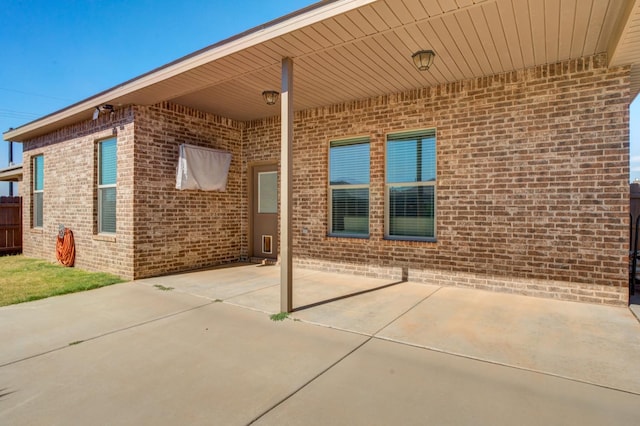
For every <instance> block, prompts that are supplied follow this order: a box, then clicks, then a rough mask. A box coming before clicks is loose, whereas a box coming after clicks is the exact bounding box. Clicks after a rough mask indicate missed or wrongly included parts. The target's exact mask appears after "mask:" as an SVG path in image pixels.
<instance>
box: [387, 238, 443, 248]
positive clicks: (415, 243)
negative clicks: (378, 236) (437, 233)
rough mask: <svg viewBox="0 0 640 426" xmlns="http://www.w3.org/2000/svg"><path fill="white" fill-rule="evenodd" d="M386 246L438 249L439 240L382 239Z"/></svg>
mask: <svg viewBox="0 0 640 426" xmlns="http://www.w3.org/2000/svg"><path fill="white" fill-rule="evenodd" d="M382 241H383V243H384V244H389V245H398V246H407V247H425V248H437V247H438V241H437V240H421V239H415V238H413V239H410V238H389V237H385V238H383V239H382Z"/></svg>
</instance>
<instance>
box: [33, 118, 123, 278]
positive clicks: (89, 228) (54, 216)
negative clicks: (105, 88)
mask: <svg viewBox="0 0 640 426" xmlns="http://www.w3.org/2000/svg"><path fill="white" fill-rule="evenodd" d="M112 136H117V141H118V142H117V144H118V145H117V152H118V154H117V155H118V175H117V205H116V209H117V210H116V214H117V217H118V221H117V234H116V236H115V237H104V236H100V235H97V232H96V231H97V186H96V185H97V150H96V149H97V148H96V143H97V141H99V140H101V139H105V138H108V137H112ZM23 151H24V152H23V167H24V169H23V170H24V174H23V185H22V190H21V192H22V195H23V206H24V209H23V212H24V213H23V223H24V240H23V253H24V255H25V256H28V257H38V258H42V259H47V260H51V261H55V260H56V251H55V247H56V236H57V234H58V226H59V225H60V224H63V225H65V226H66V227H67V228H70V229H71V230H72V231H73V235H74V240H75V246H76V266H77V267H78V268H82V269H86V270H91V271H105V272H111V273H114V274H117V275H120V276H122V277H128V278H130V277H132V276H133V236H132V235H131V224H132V223H133V211H132V209H131V207H130V206H131V196H132V193H133V109H132V108H125V109H121V110H118V111H116V112H114V113H113V114H110V115H101V116H100V117H99V118H98V119H97V120H95V121H93V120H87V121H83V122H81V123H78V124H75V125H71V126H67V127H64V128H62V129H60V130H58V131H56V132H54V133H51V134H48V135H45V136H41V137H38V138H35V139H32V140H29V141H26V142H24V144H23ZM39 154H43V156H44V192H43V226H42V228H38V229H34V228H33V204H32V195H33V183H32V177H33V170H32V167H33V161H32V158H33V157H34V156H35V155H39Z"/></svg>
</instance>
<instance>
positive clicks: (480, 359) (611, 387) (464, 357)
mask: <svg viewBox="0 0 640 426" xmlns="http://www.w3.org/2000/svg"><path fill="white" fill-rule="evenodd" d="M373 338H375V339H378V340H383V341H385V342H390V343H396V344H399V345H405V346H409V347H412V348H417V349H423V350H427V351H431V352H436V353H440V354H443V355H450V356H454V357H457V358H463V359H468V360H471V361H477V362H481V363H485V364H491V365H496V366H498V367H506V368H511V369H513V370H520V371H527V372H529V373H534V374H540V375H543V376H549V377H555V378H558V379H562V380H567V381H570V382H574V383H581V384H585V385H589V386H596V387H598V388H602V389H609V390H612V391H616V392H623V393H626V394H629V395H637V396H640V392H634V391H631V390H627V389H621V388H616V387H613V386H607V385H603V384H601V383H596V382H591V381H588V380H581V379H577V378H575V377H570V376H564V375H562V374H555V373H550V372H548V371H543V370H535V369H532V368H527V367H521V366H518V365H513V364H507V363H503V362H497V361H492V360H490V359H485V358H480V357H475V356H472V355H465V354H461V353H457V352H452V351H447V350H444V349H439V348H435V347H430V346H424V345H419V344H415V343H410V342H405V341H402V340H397V339H392V338H389V337H383V336H374V337H373ZM369 340H371V339H369Z"/></svg>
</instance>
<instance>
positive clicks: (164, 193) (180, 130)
mask: <svg viewBox="0 0 640 426" xmlns="http://www.w3.org/2000/svg"><path fill="white" fill-rule="evenodd" d="M135 110H136V120H135V139H136V143H135V149H134V151H135V154H134V157H135V181H136V186H135V189H134V196H133V199H134V203H133V210H134V213H135V215H134V216H135V220H134V225H133V233H134V245H135V274H134V276H135V277H136V278H141V277H146V276H153V275H159V274H165V273H170V272H176V271H184V270H189V269H194V268H201V267H205V266H212V265H217V264H220V263H225V262H231V261H237V260H238V259H239V258H240V252H241V239H240V235H241V234H242V228H241V221H240V220H239V218H240V216H241V214H242V212H241V211H242V205H243V204H242V203H243V201H242V199H243V198H244V192H242V172H241V164H242V162H241V159H242V151H241V148H242V144H241V134H242V128H241V123H237V122H234V121H233V120H227V119H224V118H220V117H217V116H214V115H211V114H205V113H202V112H199V111H196V110H192V109H190V108H186V107H183V106H179V105H173V104H170V103H163V104H161V105H158V106H154V107H140V106H137V107H136V108H135ZM182 143H187V144H191V145H198V146H204V147H209V148H215V149H221V150H224V151H228V152H231V154H232V155H233V158H232V161H231V167H230V170H229V176H228V181H227V190H226V192H210V191H206V192H205V191H193V190H187V191H179V190H177V189H176V188H175V186H176V167H177V165H178V148H179V145H180V144H182Z"/></svg>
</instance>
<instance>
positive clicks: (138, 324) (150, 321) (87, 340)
mask: <svg viewBox="0 0 640 426" xmlns="http://www.w3.org/2000/svg"><path fill="white" fill-rule="evenodd" d="M213 303H216V302H215V301H210V302H208V303H204V304H202V305H199V306H195V307H192V308H189V309H184V310H182V311H177V312H173V313H170V314H167V315H162V316H159V317H157V318H152V319H149V320H146V321H142V322H139V323H136V324H132V325H130V326H127V327H122V328H117V329H115V330H111V331H107V332H105V333H101V334H98V335H95V336H91V337H87V338H85V339H80V340H76V341H73V342H69V343H68V344H67V345H65V346H59V347H57V348H53V349H49V350H48V351H44V352H40V353H37V354H34V355H29V356H27V357H24V358H20V359H16V360H13V361H9V362H6V363H4V364H0V368H3V367H7V366H9V365H13V364H18V363H20V362H23V361H27V360H30V359H33V358H38V357H41V356H43V355H47V354H50V353H53V352H58V351H61V350H63V349H67V348H69V347H72V346H76V345H79V344H81V343H86V342H90V341H92V340H97V339H100V338H102V337H106V336H110V335H113V334H117V333H121V332H123V331H127V330H131V329H134V328H138V327H141V326H143V325H147V324H151V323H154V322H157V321H162V320H165V319H167V318H172V317H175V316H178V315H182V314H185V313H187V312H191V311H195V310H197V309H201V308H204V307H205V306H209V305H211V304H213Z"/></svg>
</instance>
